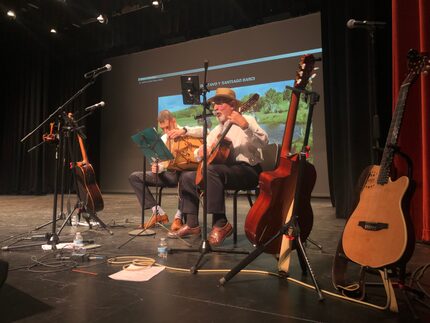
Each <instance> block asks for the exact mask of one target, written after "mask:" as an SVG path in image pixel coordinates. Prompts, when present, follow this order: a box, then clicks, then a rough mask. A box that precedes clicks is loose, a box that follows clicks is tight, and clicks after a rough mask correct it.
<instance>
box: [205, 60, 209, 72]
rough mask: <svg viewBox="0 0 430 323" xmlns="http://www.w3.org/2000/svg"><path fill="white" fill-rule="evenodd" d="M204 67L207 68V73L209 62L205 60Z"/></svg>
mask: <svg viewBox="0 0 430 323" xmlns="http://www.w3.org/2000/svg"><path fill="white" fill-rule="evenodd" d="M204 66H205V71H207V70H208V67H209V61H208V60H207V59H205V61H204Z"/></svg>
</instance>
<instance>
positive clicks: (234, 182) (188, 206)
mask: <svg viewBox="0 0 430 323" xmlns="http://www.w3.org/2000/svg"><path fill="white" fill-rule="evenodd" d="M260 172H261V167H260V166H259V165H257V166H250V165H248V164H245V163H243V164H237V165H224V164H219V165H212V164H210V165H208V171H207V181H208V184H207V190H208V192H207V213H212V214H218V215H219V214H224V215H225V199H224V191H225V190H238V189H244V190H247V189H254V188H255V187H256V186H257V185H258V176H259V174H260ZM195 179H196V172H187V173H183V174H182V176H181V178H180V179H179V206H180V207H179V209H180V210H181V211H182V213H183V214H186V215H187V223H188V221H189V220H191V221H190V222H192V223H196V221H197V223H198V220H197V219H195V218H194V219H191V217H198V214H199V188H198V187H197V185H196V184H195ZM224 217H225V216H224ZM213 222H214V221H213Z"/></svg>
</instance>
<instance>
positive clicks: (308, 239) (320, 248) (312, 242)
mask: <svg viewBox="0 0 430 323" xmlns="http://www.w3.org/2000/svg"><path fill="white" fill-rule="evenodd" d="M308 242H309V243H311V244H313V245H314V246H315V247H317V248H318V250H319V251H322V250H323V246H322V245H321V244H319V243H318V242H317V241H315V240H313V239H311V238H309V237H307V238H306V241H305V243H304V245H305V246H306V245H307V243H308Z"/></svg>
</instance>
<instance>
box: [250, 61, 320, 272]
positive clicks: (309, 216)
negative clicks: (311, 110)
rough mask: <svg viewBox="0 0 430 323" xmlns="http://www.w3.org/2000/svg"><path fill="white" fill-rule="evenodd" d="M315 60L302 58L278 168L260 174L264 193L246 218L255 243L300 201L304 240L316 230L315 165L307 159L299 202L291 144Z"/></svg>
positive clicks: (276, 248) (272, 248)
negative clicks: (313, 202)
mask: <svg viewBox="0 0 430 323" xmlns="http://www.w3.org/2000/svg"><path fill="white" fill-rule="evenodd" d="M314 63H315V58H314V56H313V55H304V56H303V57H301V59H300V63H299V69H298V71H297V73H296V79H295V82H294V88H295V89H297V90H298V91H293V92H292V96H291V101H290V107H289V110H288V116H287V120H286V126H285V132H284V137H283V141H282V148H281V153H280V159H279V163H278V166H277V168H276V169H275V170H274V171H267V172H262V173H261V174H260V178H259V186H260V194H259V195H258V198H257V199H256V201H255V203H254V205H253V206H252V208H251V209H250V211H249V213H248V215H247V217H246V220H245V233H246V236H247V237H248V240H249V241H250V242H251V243H252V244H254V245H257V246H260V245H263V244H264V243H266V242H268V241H269V240H270V238H272V237H274V236H275V235H276V234H277V233H278V232H279V231H280V230H281V228H282V227H283V226H284V224H285V223H286V222H287V221H289V218H290V217H291V214H292V210H293V205H294V203H297V206H296V207H298V210H300V212H299V213H300V216H299V218H298V222H299V226H300V237H301V239H302V240H303V241H305V240H306V238H307V237H308V235H309V233H310V231H311V229H312V224H313V212H312V208H311V205H310V195H311V192H312V189H313V187H314V185H315V180H316V172H315V168H314V166H313V165H312V164H310V163H308V162H306V165H305V167H304V171H303V173H304V174H303V178H302V182H301V183H302V185H301V192H300V198H299V200H298V201H294V196H295V191H296V184H297V178H298V176H297V175H298V168H299V162H298V158H297V155H296V154H293V153H292V151H291V149H292V147H291V145H292V139H293V134H294V126H295V123H296V116H297V110H298V105H299V100H300V90H304V89H305V88H306V85H307V84H308V82H309V80H310V79H311V76H313V73H314V72H313V70H314ZM282 239H283V238H282V235H280V236H279V237H278V238H276V239H275V240H273V241H272V242H271V243H270V244H268V245H267V246H266V248H265V249H264V252H266V253H271V254H279V253H280V249H281V243H282ZM285 271H286V270H285Z"/></svg>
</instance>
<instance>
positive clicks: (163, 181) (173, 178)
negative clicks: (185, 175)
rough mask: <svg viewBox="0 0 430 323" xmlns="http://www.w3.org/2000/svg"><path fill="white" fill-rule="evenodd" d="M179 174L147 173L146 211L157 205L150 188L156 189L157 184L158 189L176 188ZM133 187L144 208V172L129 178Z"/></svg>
mask: <svg viewBox="0 0 430 323" xmlns="http://www.w3.org/2000/svg"><path fill="white" fill-rule="evenodd" d="M179 175H180V173H179V172H171V171H166V172H162V173H160V174H158V178H157V175H156V174H154V173H153V172H151V171H148V172H146V176H145V209H150V208H152V207H153V206H155V205H157V201H155V199H154V196H153V195H152V193H151V192H150V190H149V188H148V187H150V186H152V187H154V186H155V183H156V182H157V186H158V187H176V186H177V185H178V181H179ZM128 180H129V182H130V185H131V187H132V188H133V190H134V192H135V193H136V196H137V199H138V200H139V203H140V205H141V206H142V205H143V203H142V193H143V172H133V173H131V175H130V176H129V178H128Z"/></svg>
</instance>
